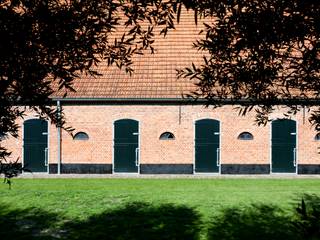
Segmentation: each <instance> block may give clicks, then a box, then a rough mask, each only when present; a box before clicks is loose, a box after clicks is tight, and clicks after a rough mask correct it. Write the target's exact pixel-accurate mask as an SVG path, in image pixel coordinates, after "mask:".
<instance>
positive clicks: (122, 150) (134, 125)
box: [114, 119, 139, 173]
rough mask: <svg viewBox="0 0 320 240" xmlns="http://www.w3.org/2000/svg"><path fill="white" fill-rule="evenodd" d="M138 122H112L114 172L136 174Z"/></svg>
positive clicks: (129, 120) (128, 120) (123, 120)
mask: <svg viewBox="0 0 320 240" xmlns="http://www.w3.org/2000/svg"><path fill="white" fill-rule="evenodd" d="M138 158H139V122H138V121H135V120H131V119H121V120H118V121H115V122H114V172H128V173H131V172H132V173H137V172H138V166H139V159H138Z"/></svg>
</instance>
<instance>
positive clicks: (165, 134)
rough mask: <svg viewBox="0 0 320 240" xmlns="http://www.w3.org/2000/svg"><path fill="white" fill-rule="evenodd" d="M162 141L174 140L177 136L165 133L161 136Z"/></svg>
mask: <svg viewBox="0 0 320 240" xmlns="http://www.w3.org/2000/svg"><path fill="white" fill-rule="evenodd" d="M159 139H160V140H174V139H175V136H174V135H173V133H171V132H164V133H162V134H161V135H160V138H159Z"/></svg>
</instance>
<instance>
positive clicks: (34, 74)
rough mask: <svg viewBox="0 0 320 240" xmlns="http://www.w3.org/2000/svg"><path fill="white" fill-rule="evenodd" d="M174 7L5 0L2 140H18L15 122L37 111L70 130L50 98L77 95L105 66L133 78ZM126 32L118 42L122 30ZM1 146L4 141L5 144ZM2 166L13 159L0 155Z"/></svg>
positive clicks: (1, 12)
mask: <svg viewBox="0 0 320 240" xmlns="http://www.w3.org/2000/svg"><path fill="white" fill-rule="evenodd" d="M173 5H175V3H173V2H171V1H165V3H163V1H160V0H151V1H137V0H122V1H120V0H119V1H114V0H95V1H92V0H47V1H42V0H0V36H1V39H0V52H1V54H0V92H1V94H0V133H1V135H3V136H7V135H11V136H13V137H17V136H18V128H19V125H18V124H17V123H16V120H17V119H19V118H23V117H24V115H25V114H26V111H29V110H33V111H35V112H37V113H38V114H39V116H40V117H41V118H49V119H50V120H51V122H52V123H54V124H57V123H58V122H59V124H60V125H61V126H62V127H64V128H65V129H66V130H68V131H72V128H68V127H67V126H65V120H64V117H63V114H62V115H61V116H58V114H57V112H56V110H55V108H54V107H52V106H51V105H52V102H51V101H50V96H51V95H52V93H53V92H54V91H56V90H59V91H64V92H67V91H70V90H71V91H72V90H73V88H72V83H73V80H74V79H75V78H77V77H79V76H80V74H89V75H93V76H95V75H99V72H98V71H96V70H95V69H94V66H96V65H97V64H98V63H99V62H100V61H106V62H107V63H108V65H112V64H114V65H116V66H118V67H119V68H123V69H124V70H125V71H127V72H128V73H131V72H132V68H131V65H132V63H133V62H132V57H133V56H134V55H136V54H143V53H144V52H145V51H151V52H153V47H152V44H153V42H154V30H153V29H154V27H155V26H159V28H160V30H159V33H158V34H163V35H166V33H167V32H168V30H170V29H173V28H174V24H173V21H174V14H173V13H174V7H173ZM118 27H121V29H124V27H125V31H124V32H123V35H121V36H118V35H117V31H116V29H117V28H118ZM0 144H1V141H0ZM0 152H1V155H0V159H5V156H8V155H9V152H7V151H5V149H4V148H2V149H1V150H0Z"/></svg>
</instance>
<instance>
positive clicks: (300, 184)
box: [0, 179, 320, 239]
mask: <svg viewBox="0 0 320 240" xmlns="http://www.w3.org/2000/svg"><path fill="white" fill-rule="evenodd" d="M303 194H316V195H318V196H320V180H318V179H15V180H13V186H12V190H8V186H7V185H5V184H2V185H0V205H1V206H0V207H1V213H0V238H1V239H61V238H62V239H72V238H74V239H199V238H198V237H200V239H205V238H207V237H208V236H207V233H206V232H207V229H208V226H209V228H210V226H211V228H212V224H211V223H212V221H213V220H214V219H219V221H220V222H223V221H226V222H231V223H233V222H234V221H235V220H236V222H237V223H234V224H235V225H237V226H238V225H239V221H240V220H241V219H243V218H245V219H251V218H256V219H257V218H259V217H261V219H262V221H266V219H268V217H270V216H272V219H274V220H272V221H270V224H271V223H272V224H281V223H277V221H276V219H275V218H277V217H280V218H279V219H278V220H279V221H283V219H281V217H282V216H286V215H287V214H289V212H290V211H291V212H292V209H294V207H295V206H297V203H298V201H299V199H301V196H302V195H303ZM252 204H253V205H255V206H259V207H258V208H255V210H254V213H253V212H250V210H249V212H250V214H251V215H250V214H249V215H246V214H247V213H248V211H247V212H246V213H244V212H241V211H242V210H241V209H250V207H248V206H251V205H252ZM261 206H262V207H261ZM268 207H269V208H268ZM278 208H279V209H278ZM252 209H253V208H251V210H252ZM282 210H283V211H282ZM230 211H231V212H230ZM232 211H233V212H232ZM222 213H223V214H224V215H223V214H222ZM228 214H231V215H230V216H229V215H228ZM241 214H242V215H241ZM235 215H237V216H238V218H237V219H234V216H235ZM226 216H229V219H227V218H226ZM239 216H240V217H239ZM230 217H231V218H230ZM222 218H223V219H222ZM284 220H285V219H284ZM241 221H242V220H241ZM246 221H247V220H246ZM248 221H249V220H248ZM248 221H247V222H248ZM226 222H224V224H226ZM257 222H258V221H257ZM246 224H247V223H246ZM263 224H264V225H265V224H268V223H263ZM251 225H252V224H251ZM251 225H250V226H251ZM214 227H217V225H215V226H214ZM251 227H255V228H256V227H257V226H251ZM277 227H278V226H273V225H272V226H271V225H270V228H277ZM212 229H214V228H212ZM232 229H234V226H233V228H232ZM268 231H269V230H268ZM224 234H227V233H224ZM2 236H4V237H5V238H2ZM210 236H211V237H210ZM210 236H209V237H208V238H210V239H218V238H216V236H215V235H214V234H213V235H212V234H211V235H210ZM257 237H258V236H257ZM281 237H282V239H284V238H283V237H286V236H281ZM259 238H260V239H263V238H261V236H259ZM220 239H231V238H230V237H225V238H223V237H220ZM235 239H240V238H235ZM266 239H267V238H266ZM274 239H275V238H274ZM279 239H280V238H279ZM287 239H288V237H287Z"/></svg>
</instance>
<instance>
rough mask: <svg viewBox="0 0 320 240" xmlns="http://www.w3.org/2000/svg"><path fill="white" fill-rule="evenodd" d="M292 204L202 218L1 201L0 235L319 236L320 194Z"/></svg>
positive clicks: (184, 212)
mask: <svg viewBox="0 0 320 240" xmlns="http://www.w3.org/2000/svg"><path fill="white" fill-rule="evenodd" d="M293 210H294V211H292V212H291V213H290V212H284V211H283V210H282V209H280V208H278V207H276V206H270V205H263V204H261V205H252V206H249V207H242V208H241V207H233V208H225V209H222V210H221V211H219V213H218V214H217V215H216V216H214V217H213V219H212V220H211V222H210V223H205V224H203V223H202V221H201V218H202V216H201V215H200V214H199V213H198V212H197V211H196V210H195V209H193V208H190V207H186V206H179V205H173V204H162V205H151V204H147V203H141V202H136V203H130V204H127V205H125V206H122V207H120V208H118V209H111V210H108V211H105V212H102V213H100V214H97V215H94V216H91V217H89V218H88V219H86V220H75V219H71V220H72V221H70V219H69V221H67V219H65V218H63V216H59V215H55V214H53V213H49V212H46V211H42V210H39V209H36V208H30V209H24V210H16V209H14V210H13V209H12V208H10V206H6V205H0V239H4V240H30V239H36V240H37V239H43V240H54V239H63V240H64V239H65V240H67V239H68V240H80V239H81V240H82V239H83V240H89V239H90V240H97V239H99V240H104V239H108V240H138V239H139V240H140V239H149V240H160V239H161V240H172V239H175V240H198V239H199V238H200V235H201V234H203V233H204V232H206V231H204V230H207V239H208V240H215V239H219V240H227V239H228V240H240V239H246V240H247V239H249V240H250V239H259V240H271V239H272V240H280V239H281V240H298V239H299V240H302V239H304V240H306V239H310V240H311V239H312V240H315V239H320V198H319V197H317V196H310V195H306V196H304V198H303V200H302V201H300V202H299V203H298V205H297V208H296V209H293ZM204 225H205V228H203V226H204Z"/></svg>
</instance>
